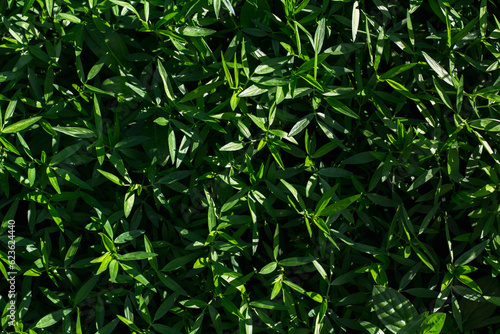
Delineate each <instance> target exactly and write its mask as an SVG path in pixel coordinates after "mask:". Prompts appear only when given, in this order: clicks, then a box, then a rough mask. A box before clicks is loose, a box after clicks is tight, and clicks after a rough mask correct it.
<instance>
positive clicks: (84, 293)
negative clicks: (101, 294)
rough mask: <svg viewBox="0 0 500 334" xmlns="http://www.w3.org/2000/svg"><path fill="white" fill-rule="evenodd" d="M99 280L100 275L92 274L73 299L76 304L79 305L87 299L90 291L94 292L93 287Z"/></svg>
mask: <svg viewBox="0 0 500 334" xmlns="http://www.w3.org/2000/svg"><path fill="white" fill-rule="evenodd" d="M98 280H99V276H92V277H91V278H90V279H89V280H88V281H87V282H85V284H84V285H82V286H81V287H80V289H79V290H78V292H77V293H76V296H75V299H74V301H73V305H74V306H78V305H79V304H80V303H82V302H83V301H84V300H85V298H87V297H88V295H89V294H90V292H92V289H93V288H94V286H95V285H96V283H97V281H98Z"/></svg>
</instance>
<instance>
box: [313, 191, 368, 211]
mask: <svg viewBox="0 0 500 334" xmlns="http://www.w3.org/2000/svg"><path fill="white" fill-rule="evenodd" d="M360 197H361V194H358V195H354V196H350V197H347V198H344V199H341V200H340V201H338V202H336V203H334V204H332V205H329V206H327V207H326V208H324V209H323V210H321V211H320V212H317V213H316V215H318V216H330V215H334V214H336V213H337V212H340V211H342V210H344V209H345V208H347V207H348V206H349V205H351V204H352V203H354V202H356V201H357V200H358V198H360Z"/></svg>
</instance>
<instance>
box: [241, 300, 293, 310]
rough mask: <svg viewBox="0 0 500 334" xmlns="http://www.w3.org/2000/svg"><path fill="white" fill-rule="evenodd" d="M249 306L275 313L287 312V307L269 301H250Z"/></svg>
mask: <svg viewBox="0 0 500 334" xmlns="http://www.w3.org/2000/svg"><path fill="white" fill-rule="evenodd" d="M249 304H250V306H252V307H255V308H261V309H266V310H276V311H285V310H288V307H286V306H285V305H283V304H279V303H275V302H272V301H269V300H260V301H252V302H250V303H249Z"/></svg>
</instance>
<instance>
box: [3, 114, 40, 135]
mask: <svg viewBox="0 0 500 334" xmlns="http://www.w3.org/2000/svg"><path fill="white" fill-rule="evenodd" d="M41 118H42V116H36V117H31V118H28V119H23V120H21V121H18V122H16V123H14V124H12V125H9V126H7V127H5V128H4V129H3V130H2V133H16V132H19V131H22V130H24V129H26V128H27V127H29V126H31V125H33V124H35V123H36V122H38V121H39V120H40V119H41Z"/></svg>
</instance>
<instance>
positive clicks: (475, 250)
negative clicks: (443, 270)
mask: <svg viewBox="0 0 500 334" xmlns="http://www.w3.org/2000/svg"><path fill="white" fill-rule="evenodd" d="M488 242H489V239H488V240H485V241H483V242H481V243H480V244H479V245H476V246H474V247H472V248H471V249H469V250H468V251H466V252H465V253H463V254H462V255H461V256H460V257H459V258H458V259H456V260H455V263H454V265H455V267H461V266H464V265H466V264H467V263H469V262H471V261H473V260H475V259H476V258H477V257H478V256H479V255H480V254H481V253H482V251H483V250H484V249H485V248H486V245H488Z"/></svg>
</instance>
